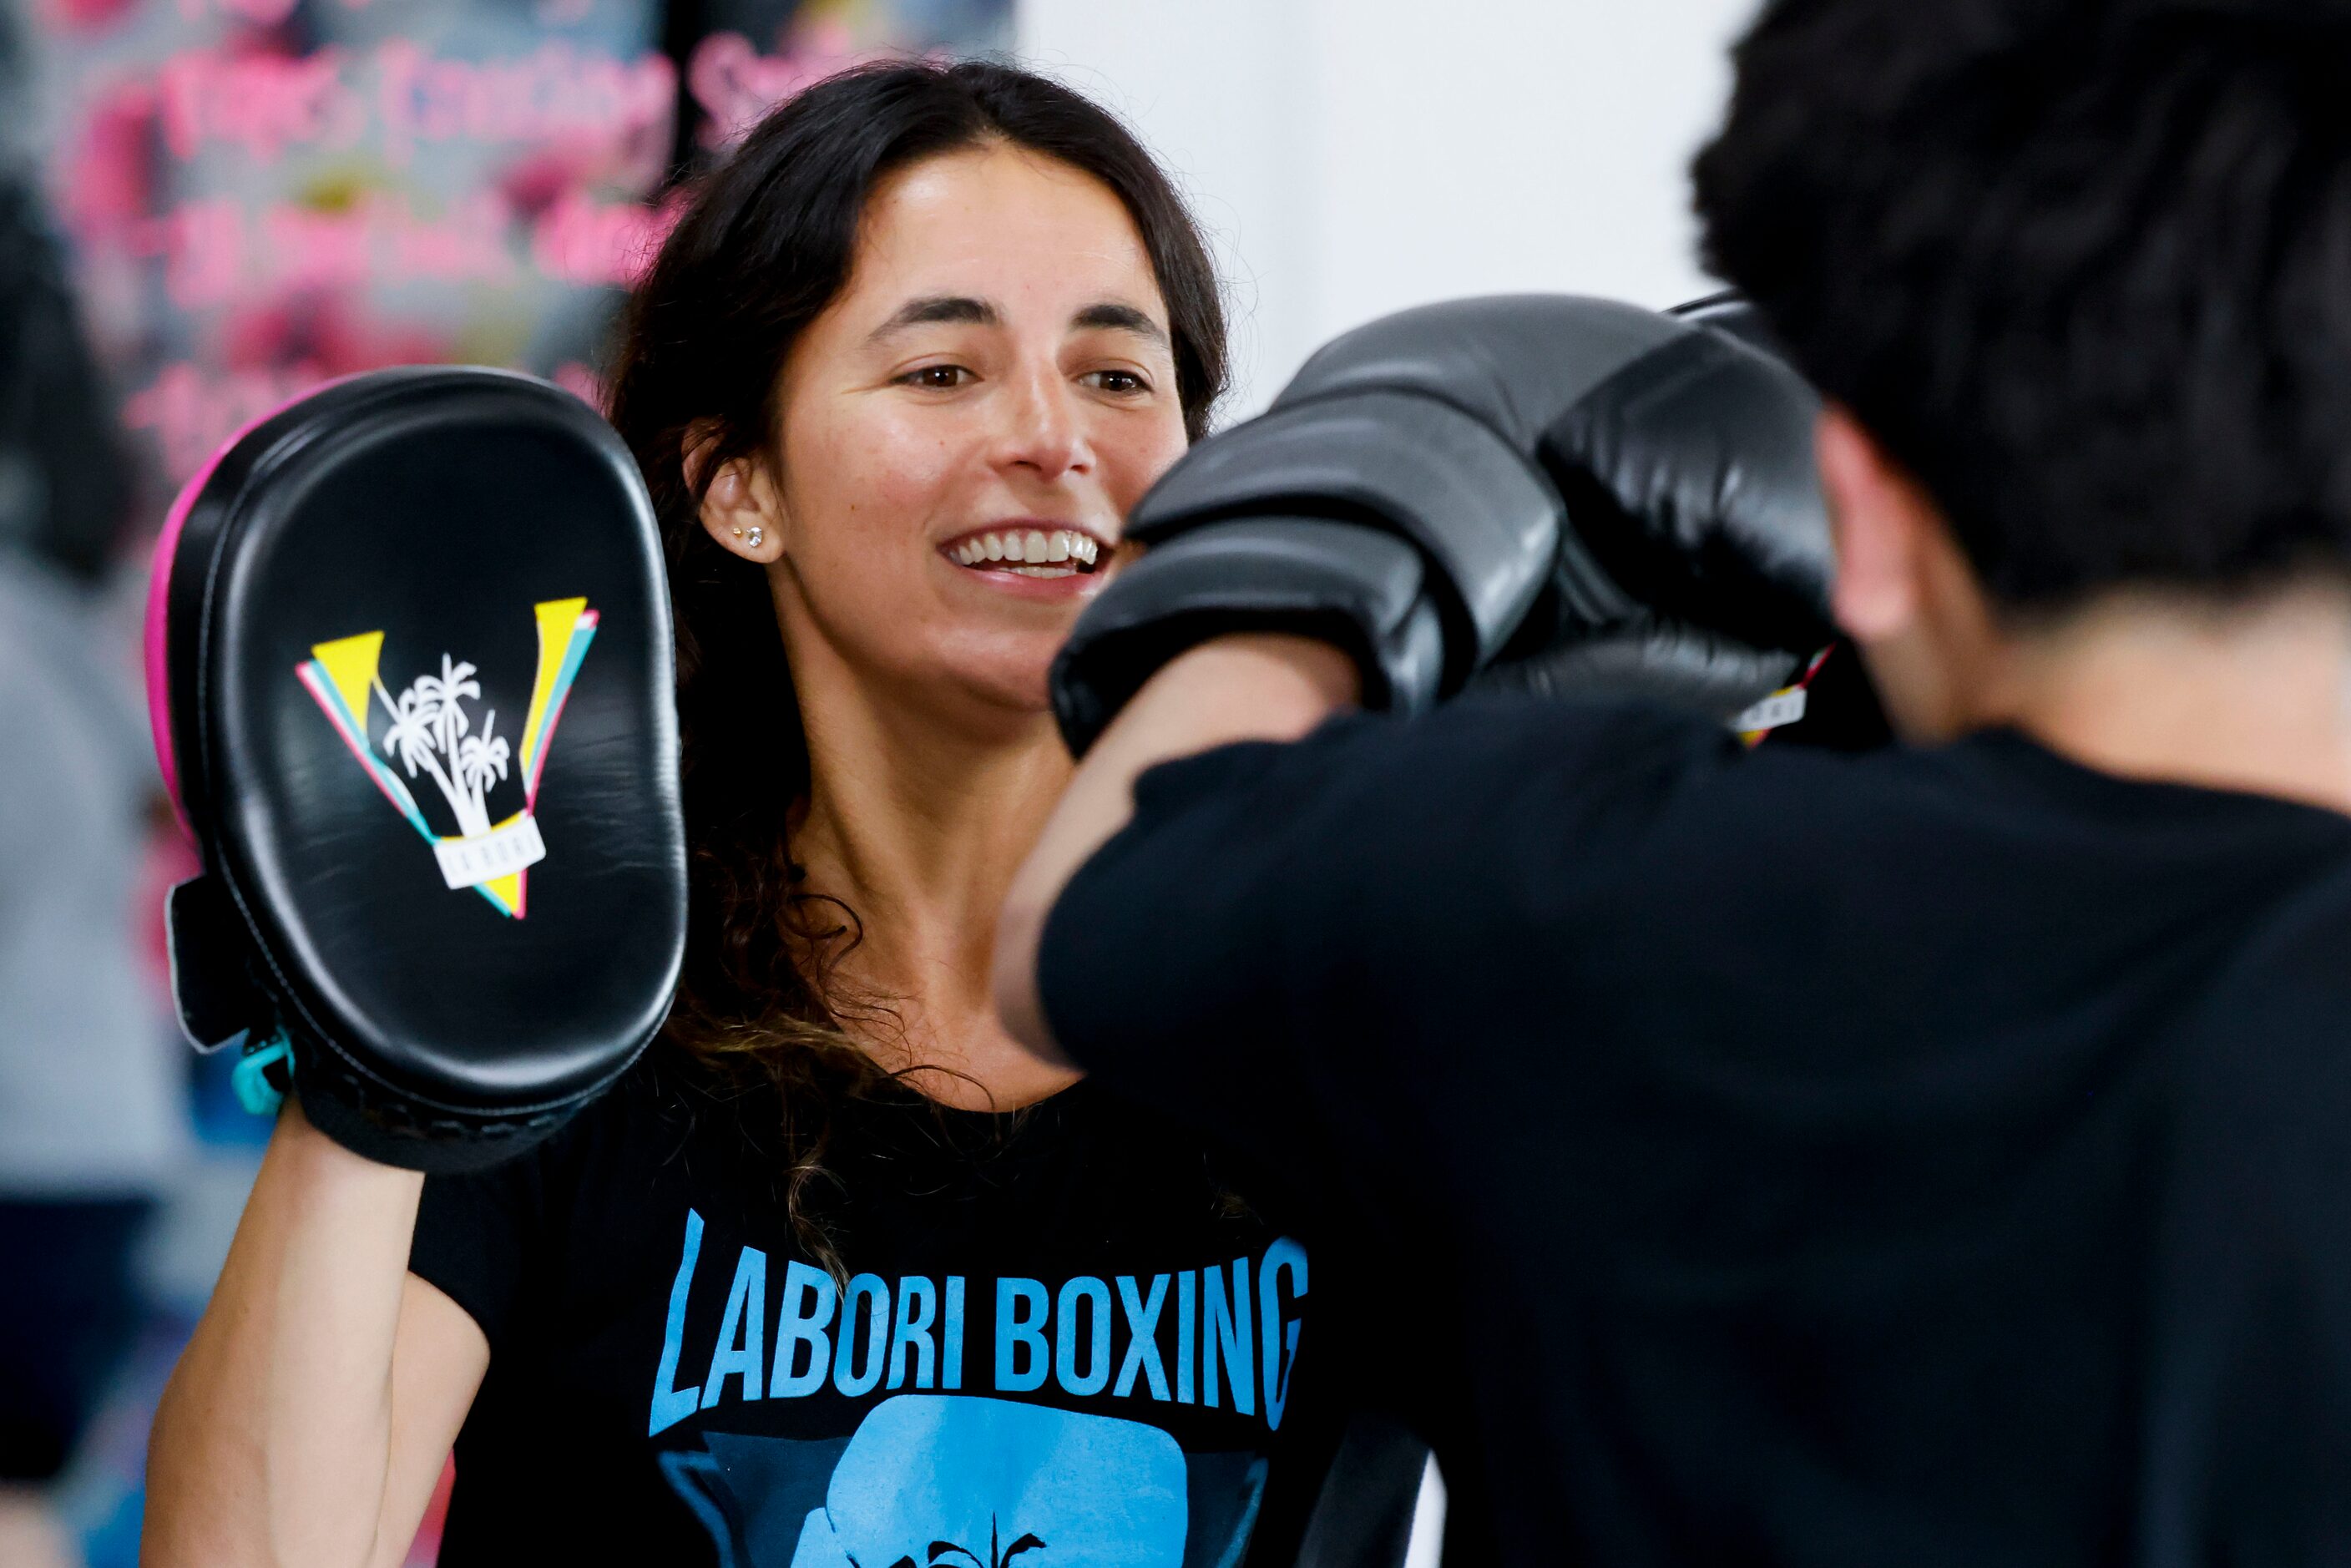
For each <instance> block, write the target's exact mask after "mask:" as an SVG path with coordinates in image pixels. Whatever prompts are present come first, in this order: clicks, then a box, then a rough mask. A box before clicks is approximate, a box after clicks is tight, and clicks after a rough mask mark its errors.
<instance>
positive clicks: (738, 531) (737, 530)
mask: <svg viewBox="0 0 2351 1568" xmlns="http://www.w3.org/2000/svg"><path fill="white" fill-rule="evenodd" d="M730 531H731V532H732V533H733V534H734V536H735V537H736V538H738V539H739V538H742V537H743V530H742V529H740V528H735V529H731V530H730Z"/></svg>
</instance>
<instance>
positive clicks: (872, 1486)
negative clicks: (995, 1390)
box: [662, 1394, 1265, 1568]
mask: <svg viewBox="0 0 2351 1568" xmlns="http://www.w3.org/2000/svg"><path fill="white" fill-rule="evenodd" d="M703 1442H704V1444H705V1449H704V1451H701V1452H695V1451H694V1450H691V1449H685V1450H673V1451H671V1452H667V1453H664V1455H663V1456H662V1468H663V1469H664V1472H665V1473H666V1474H667V1475H668V1477H669V1480H670V1483H671V1485H672V1486H673V1487H674V1488H675V1489H676V1490H677V1491H678V1494H679V1495H680V1496H681V1497H682V1498H683V1499H684V1500H685V1502H686V1504H687V1506H688V1507H689V1508H690V1509H692V1510H693V1511H694V1513H695V1516H696V1517H697V1518H698V1519H700V1520H701V1521H702V1522H703V1524H704V1525H705V1528H706V1529H708V1530H709V1531H710V1534H711V1537H712V1540H713V1542H714V1543H715V1544H716V1547H717V1549H718V1558H719V1562H720V1563H722V1564H723V1565H725V1568H1050V1564H1052V1563H1088V1564H1111V1565H1121V1568H1229V1565H1230V1564H1231V1563H1236V1562H1238V1559H1239V1556H1240V1553H1241V1551H1242V1548H1243V1547H1244V1546H1245V1545H1246V1544H1247V1542H1248V1541H1249V1532H1250V1530H1251V1528H1252V1527H1253V1526H1254V1524H1255V1522H1256V1514H1257V1504H1258V1500H1259V1495H1260V1493H1261V1492H1262V1490H1263V1487H1264V1481H1265V1461H1264V1460H1263V1458H1261V1457H1258V1456H1251V1455H1227V1454H1202V1455H1193V1456H1191V1458H1190V1460H1189V1462H1188V1464H1187V1462H1186V1456H1185V1454H1184V1452H1183V1450H1182V1449H1181V1448H1178V1447H1177V1446H1176V1443H1175V1438H1174V1437H1170V1436H1169V1435H1168V1434H1167V1433H1166V1432H1165V1431H1163V1430H1161V1429H1160V1428H1159V1427H1152V1426H1147V1425H1144V1423H1141V1422H1136V1421H1123V1420H1119V1419H1117V1418H1115V1417H1113V1416H1092V1415H1086V1414H1083V1413H1081V1412H1077V1411H1071V1410H1057V1409H1053V1408H1050V1407H1049V1406H1039V1405H1023V1404H1016V1403H1014V1402H1012V1401H1009V1400H1001V1399H987V1398H982V1397H978V1396H959V1395H921V1394H909V1395H900V1396H895V1397H893V1398H889V1399H885V1400H883V1402H882V1403H881V1404H879V1405H877V1406H874V1407H873V1409H872V1411H871V1412H869V1413H868V1414H867V1416H866V1417H865V1419H864V1420H863V1422H862V1423H861V1424H860V1425H859V1427H858V1428H857V1431H856V1432H855V1433H854V1434H853V1435H852V1437H849V1438H848V1439H846V1440H845V1441H844V1440H843V1439H841V1438H838V1437H836V1438H831V1439H818V1440H812V1441H795V1440H793V1439H789V1438H781V1437H749V1436H745V1435H739V1434H731V1433H722V1432H709V1433H705V1434H704V1435H703ZM819 1489H821V1490H819Z"/></svg>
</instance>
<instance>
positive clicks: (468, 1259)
mask: <svg viewBox="0 0 2351 1568" xmlns="http://www.w3.org/2000/svg"><path fill="white" fill-rule="evenodd" d="M779 1129H780V1118H779V1117H778V1114H777V1113H776V1105H775V1102H774V1100H773V1098H772V1095H771V1092H768V1091H767V1090H764V1089H762V1090H759V1091H757V1092H734V1093H731V1094H727V1093H720V1092H716V1091H714V1090H713V1089H712V1088H711V1087H710V1086H709V1085H708V1084H707V1083H706V1082H705V1081H704V1079H703V1077H702V1075H701V1074H700V1073H699V1072H698V1071H695V1070H693V1069H691V1068H689V1067H687V1066H685V1065H684V1064H683V1063H682V1061H680V1060H679V1059H678V1058H676V1057H675V1056H674V1055H670V1054H667V1053H665V1051H664V1048H661V1047H656V1048H655V1051H654V1052H653V1055H652V1057H650V1058H649V1059H648V1061H647V1063H646V1064H645V1065H643V1066H641V1067H640V1068H638V1069H637V1070H636V1071H634V1072H632V1074H631V1075H630V1076H629V1077H628V1078H627V1079H626V1080H624V1081H623V1082H622V1083H621V1084H620V1085H619V1086H618V1087H616V1088H615V1089H614V1090H613V1092H611V1093H610V1094H608V1095H606V1096H605V1097H604V1098H603V1099H601V1100H600V1101H598V1102H597V1103H595V1104H593V1105H591V1106H590V1108H589V1109H588V1110H586V1111H585V1112H583V1113H581V1114H580V1116H579V1118H578V1119H577V1120H575V1121H574V1122H573V1123H572V1124H571V1125H569V1126H568V1127H566V1128H565V1129H564V1130H563V1131H562V1132H561V1133H559V1134H557V1135H556V1136H555V1137H554V1138H552V1139H550V1140H549V1142H548V1143H547V1144H545V1145H542V1146H540V1147H539V1148H538V1149H537V1150H535V1151H533V1152H532V1153H530V1154H528V1155H524V1156H523V1157H521V1158H520V1159H518V1160H517V1161H515V1162H513V1163H511V1164H509V1165H507V1166H499V1167H497V1168H496V1169H494V1170H491V1171H489V1172H487V1173H485V1174H483V1175H479V1176H464V1177H435V1178H434V1179H432V1180H430V1181H428V1182H427V1183H426V1184H425V1189H424V1200H423V1210H422V1212H421V1213H420V1215H419V1217H418V1220H417V1227H416V1239H415V1244H414V1248H413V1252H412V1256H411V1262H410V1268H411V1269H412V1270H413V1271H414V1272H415V1273H416V1274H417V1275H419V1276H420V1277H421V1278H423V1279H424V1280H426V1281H430V1282H431V1283H432V1284H434V1285H435V1286H437V1287H439V1288H440V1289H441V1290H443V1291H445V1292H447V1293H448V1294H449V1296H451V1297H452V1298H453V1299H454V1300H455V1301H457V1303H458V1304H459V1305H460V1306H462V1307H464V1308H465V1311H466V1312H468V1313H470V1314H471V1315H472V1316H473V1318H474V1319H475V1322H478V1323H479V1324H480V1325H481V1327H482V1330H483V1333H485V1334H486V1335H487V1337H488V1339H489V1343H490V1364H489V1371H488V1374H487V1375H486V1378H485V1379H484V1382H483V1385H482V1387H481V1391H480V1393H479V1395H478V1396H476V1398H475V1402H474V1406H473V1409H472V1412H471V1414H470V1415H469V1416H467V1418H466V1421H465V1429H464V1431H463V1433H462V1434H461V1435H460V1436H459V1437H458V1439H457V1448H456V1464H457V1483H456V1490H455V1494H454V1497H453V1499H452V1501H451V1506H450V1511H449V1518H448V1523H447V1527H446V1530H445V1532H444V1542H443V1549H442V1557H441V1561H442V1562H443V1563H444V1564H465V1563H516V1562H561V1561H592V1562H608V1561H610V1562H617V1561H630V1562H646V1563H653V1562H658V1563H664V1564H670V1563H718V1564H723V1565H726V1568H817V1565H820V1564H822V1565H825V1568H833V1565H841V1568H847V1565H850V1564H860V1565H862V1568H893V1565H897V1564H911V1565H914V1568H934V1565H935V1564H946V1563H954V1564H957V1565H959V1568H970V1565H971V1564H974V1563H977V1564H979V1565H980V1568H1008V1565H1009V1564H1010V1563H1013V1562H1014V1561H1015V1560H1016V1559H1018V1560H1019V1563H1020V1565H1021V1568H1050V1563H1056V1562H1067V1561H1084V1562H1088V1563H1113V1562H1114V1563H1131V1564H1138V1565H1140V1564H1154V1565H1158V1564H1164V1565H1165V1568H1194V1565H1200V1568H1206V1565H1208V1564H1227V1563H1235V1562H1238V1560H1239V1558H1240V1556H1241V1554H1242V1550H1243V1548H1244V1547H1245V1545H1246V1544H1247V1543H1248V1541H1249V1535H1250V1532H1251V1530H1252V1527H1253V1526H1254V1525H1255V1524H1256V1523H1257V1521H1258V1519H1259V1512H1260V1509H1261V1507H1262V1505H1263V1504H1264V1501H1265V1498H1266V1493H1267V1488H1268V1479H1269V1469H1270V1468H1271V1469H1280V1470H1282V1471H1284V1472H1289V1471H1291V1470H1296V1469H1311V1467H1313V1466H1314V1465H1316V1464H1317V1463H1319V1462H1320V1456H1319V1455H1318V1454H1317V1453H1316V1452H1315V1448H1316V1445H1314V1444H1313V1443H1312V1442H1311V1440H1303V1439H1301V1436H1300V1433H1299V1431H1298V1428H1299V1427H1301V1425H1305V1424H1302V1423H1292V1431H1291V1433H1290V1435H1289V1436H1288V1437H1286V1438H1285V1439H1284V1440H1283V1443H1282V1445H1281V1447H1282V1448H1283V1453H1282V1455H1281V1457H1280V1459H1279V1460H1278V1461H1276V1459H1275V1449H1276V1442H1275V1433H1276V1431H1277V1430H1278V1429H1279V1428H1280V1427H1281V1426H1282V1422H1283V1416H1284V1415H1285V1412H1286V1408H1287V1406H1288V1405H1289V1403H1290V1394H1291V1381H1292V1380H1291V1372H1292V1369H1293V1364H1294V1362H1295V1360H1296V1357H1297V1354H1298V1349H1299V1338H1300V1328H1301V1321H1302V1319H1303V1317H1304V1315H1305V1314H1304V1308H1305V1303H1306V1298H1307V1257H1306V1252H1305V1249H1304V1248H1303V1247H1302V1246H1301V1244H1300V1243H1299V1242H1298V1241H1297V1240H1295V1239H1291V1238H1289V1237H1286V1236H1283V1235H1280V1234H1279V1233H1278V1232H1277V1231H1276V1230H1275V1229H1274V1228H1271V1227H1270V1225H1269V1224H1268V1223H1267V1221H1266V1220H1265V1219H1264V1218H1262V1217H1261V1216H1260V1215H1259V1212H1258V1211H1257V1210H1256V1209H1255V1208H1253V1207H1251V1206H1250V1204H1249V1202H1248V1201H1247V1200H1246V1199H1244V1198H1243V1197H1240V1196H1239V1194H1238V1191H1237V1190H1236V1188H1235V1187H1234V1186H1228V1184H1227V1181H1226V1180H1225V1179H1224V1178H1225V1177H1227V1176H1228V1172H1226V1171H1225V1170H1223V1169H1214V1170H1212V1169H1211V1168H1210V1162H1209V1160H1208V1159H1207V1156H1206V1155H1204V1153H1203V1150H1202V1148H1201V1145H1199V1144H1198V1143H1197V1142H1196V1141H1194V1140H1189V1139H1187V1138H1186V1137H1185V1135H1183V1134H1180V1133H1177V1132H1176V1131H1175V1130H1173V1129H1172V1128H1169V1127H1167V1126H1166V1125H1165V1124H1161V1123H1159V1122H1157V1121H1155V1120H1154V1119H1152V1118H1150V1117H1149V1116H1147V1115H1145V1114H1144V1113H1140V1112H1137V1111H1134V1110H1132V1109H1129V1108H1127V1107H1126V1106H1125V1105H1123V1103H1120V1102H1117V1101H1114V1100H1113V1099H1111V1098H1109V1097H1108V1096H1106V1095H1103V1094H1102V1093H1101V1092H1099V1091H1097V1090H1096V1089H1094V1088H1093V1086H1092V1085H1091V1084H1088V1083H1081V1084H1079V1085H1077V1086H1076V1087H1074V1088H1071V1089H1070V1090H1067V1091H1064V1092H1062V1093H1061V1094H1058V1095H1056V1096H1054V1097H1053V1098H1052V1099H1050V1100H1049V1101H1047V1102H1045V1103H1043V1104H1040V1105H1038V1106H1035V1107H1032V1108H1030V1109H1029V1110H1028V1111H1027V1112H1024V1113H1019V1114H1018V1115H1017V1116H1008V1117H999V1116H994V1115H989V1114H987V1113H974V1112H956V1111H942V1110H939V1109H937V1108H935V1107H933V1106H930V1105H928V1104H926V1103H919V1102H917V1103H906V1102H900V1101H893V1102H889V1103H880V1102H870V1101H850V1102H848V1103H844V1104H842V1105H841V1106H840V1107H839V1108H838V1109H837V1110H836V1112H835V1113H834V1116H833V1120H832V1124H831V1140H830V1145H829V1147H828V1149H827V1150H826V1153H825V1157H824V1161H823V1164H824V1169H825V1171H826V1172H827V1173H828V1176H827V1178H824V1179H825V1181H826V1186H824V1187H823V1188H822V1189H820V1192H819V1193H818V1194H817V1195H816V1201H817V1204H818V1209H819V1212H820V1214H821V1216H822V1218H823V1219H824V1222H825V1225H826V1232H827V1234H828V1235H829V1236H830V1237H831V1240H832V1243H833V1245H834V1246H835V1248H836V1249H837V1250H838V1252H839V1255H840V1261H841V1266H842V1268H843V1269H844V1270H845V1273H846V1278H845V1280H837V1279H836V1277H835V1275H834V1274H833V1273H831V1272H830V1271H828V1270H827V1269H825V1268H824V1267H823V1266H821V1265H820V1262H819V1261H818V1260H817V1259H815V1258H813V1257H811V1256H810V1254H809V1253H808V1251H807V1250H805V1249H803V1248H801V1247H800V1246H799V1244H798V1243H797V1242H796V1240H795V1233H794V1230H793V1227H792V1225H791V1223H790V1220H789V1218H788V1215H787V1211H786V1207H785V1203H784V1192H783V1187H784V1180H785V1174H786V1171H787V1161H786V1160H785V1159H784V1158H783V1156H782V1155H781V1153H780V1152H779V1145H780V1141H781V1140H780V1134H779ZM1293 1450H1302V1451H1293ZM1299 1490H1301V1489H1300V1488H1299V1487H1298V1486H1297V1484H1296V1478H1295V1477H1294V1476H1290V1475H1289V1474H1287V1473H1285V1474H1284V1476H1283V1479H1282V1482H1281V1484H1280V1486H1278V1487H1277V1488H1276V1491H1277V1495H1278V1496H1288V1495H1290V1494H1292V1493H1295V1492H1297V1491H1299ZM1285 1507H1286V1505H1280V1504H1278V1505H1277V1511H1281V1509H1282V1508H1285Z"/></svg>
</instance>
